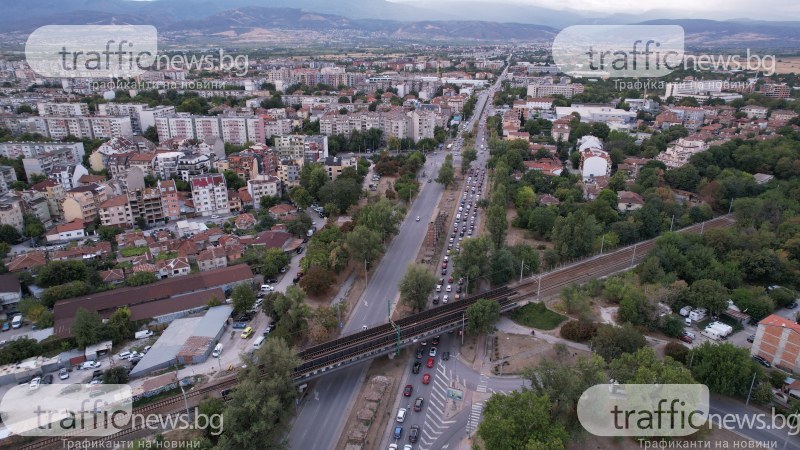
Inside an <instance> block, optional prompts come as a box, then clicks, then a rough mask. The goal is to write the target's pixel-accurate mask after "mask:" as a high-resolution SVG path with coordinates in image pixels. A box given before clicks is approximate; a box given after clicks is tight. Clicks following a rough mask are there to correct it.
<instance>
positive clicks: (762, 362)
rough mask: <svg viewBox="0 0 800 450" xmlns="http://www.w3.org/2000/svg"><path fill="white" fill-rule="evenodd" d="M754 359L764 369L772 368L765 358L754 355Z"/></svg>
mask: <svg viewBox="0 0 800 450" xmlns="http://www.w3.org/2000/svg"><path fill="white" fill-rule="evenodd" d="M753 359H755V360H756V362H757V363H759V364H761V365H762V366H764V367H772V364H770V363H769V361H767V360H766V359H764V357H763V356H759V355H753Z"/></svg>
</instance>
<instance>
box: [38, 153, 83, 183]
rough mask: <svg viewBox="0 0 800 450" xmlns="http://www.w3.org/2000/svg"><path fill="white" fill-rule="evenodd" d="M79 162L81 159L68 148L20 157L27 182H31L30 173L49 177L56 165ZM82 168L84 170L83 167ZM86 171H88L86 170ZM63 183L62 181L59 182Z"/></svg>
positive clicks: (72, 164) (69, 164)
mask: <svg viewBox="0 0 800 450" xmlns="http://www.w3.org/2000/svg"><path fill="white" fill-rule="evenodd" d="M78 164H81V160H80V159H77V158H76V156H75V153H73V152H72V151H70V150H69V149H66V148H62V149H58V150H53V151H51V152H48V153H40V154H37V155H35V156H32V157H30V158H23V159H22V167H23V168H24V169H25V174H26V175H27V176H28V182H29V183H30V182H31V176H32V175H44V176H46V177H49V176H50V174H52V173H53V169H54V168H55V167H58V166H74V165H78ZM84 170H86V169H85V168H84ZM86 173H89V172H88V171H86ZM61 184H63V183H61Z"/></svg>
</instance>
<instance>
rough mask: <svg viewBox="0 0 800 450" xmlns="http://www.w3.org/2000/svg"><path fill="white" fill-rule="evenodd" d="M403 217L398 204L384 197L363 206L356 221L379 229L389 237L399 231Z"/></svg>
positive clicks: (382, 234)
mask: <svg viewBox="0 0 800 450" xmlns="http://www.w3.org/2000/svg"><path fill="white" fill-rule="evenodd" d="M401 219H402V213H401V212H400V211H398V207H397V204H396V203H393V202H391V201H390V200H388V199H385V198H383V199H380V200H378V201H377V202H375V203H370V204H367V205H365V206H364V207H363V208H361V210H360V211H359V212H358V218H357V220H356V223H357V224H358V225H364V226H366V227H367V228H369V229H370V230H373V231H377V232H378V233H380V234H381V237H382V238H387V237H389V236H391V235H393V234H395V233H396V232H397V226H398V225H399V223H400V220H401Z"/></svg>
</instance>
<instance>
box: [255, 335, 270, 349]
mask: <svg viewBox="0 0 800 450" xmlns="http://www.w3.org/2000/svg"><path fill="white" fill-rule="evenodd" d="M266 339H267V337H266V336H259V337H258V339H256V341H255V342H253V347H255V348H261V346H262V345H263V344H264V341H265V340H266Z"/></svg>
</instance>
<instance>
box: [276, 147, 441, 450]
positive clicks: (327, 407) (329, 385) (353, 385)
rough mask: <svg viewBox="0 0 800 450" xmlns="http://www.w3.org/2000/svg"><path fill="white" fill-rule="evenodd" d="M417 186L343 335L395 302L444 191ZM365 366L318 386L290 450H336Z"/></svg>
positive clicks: (383, 315) (376, 319)
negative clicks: (415, 194) (403, 218)
mask: <svg viewBox="0 0 800 450" xmlns="http://www.w3.org/2000/svg"><path fill="white" fill-rule="evenodd" d="M443 160H444V154H443V152H438V154H436V155H429V156H428V160H427V162H426V167H425V169H424V170H425V172H426V173H428V174H431V173H436V171H438V167H439V165H440V164H441V163H442V161H443ZM421 186H422V188H421V191H420V193H419V194H418V196H417V198H415V199H413V201H412V203H411V207H410V209H409V211H408V214H407V215H406V219H405V220H404V221H403V223H402V224H401V225H400V230H399V233H398V234H397V236H395V238H394V239H393V240H392V243H391V244H390V245H389V248H388V249H387V251H386V254H385V255H384V257H383V259H382V260H381V263H380V265H378V267H377V269H370V272H369V274H368V277H369V278H368V282H369V283H368V285H367V288H366V290H365V291H364V294H363V295H362V296H361V299H359V301H358V304H357V305H356V306H355V308H354V309H353V312H352V313H351V314H350V316H349V319H348V322H347V323H346V324H345V326H344V328H343V330H342V334H343V335H344V334H349V333H354V332H356V331H360V330H361V328H362V327H363V326H364V325H366V326H368V327H372V326H375V325H379V324H383V323H385V322H386V321H387V302H392V304H394V303H395V302H396V301H397V299H398V290H397V285H398V283H399V282H400V279H401V278H402V276H403V274H405V271H406V267H407V266H408V264H409V263H411V262H413V261H414V260H415V259H416V257H417V253H418V252H419V248H420V245H421V244H422V242H423V240H424V237H425V234H426V232H427V228H428V222H430V220H431V216H432V214H433V210H434V209H435V207H436V205H437V204H438V203H439V200H440V198H441V196H442V193H443V192H444V188H443V187H442V186H441V185H440V184H438V183H427V182H423V183H422V184H421ZM417 216H419V217H420V221H419V222H417V221H416V217H417ZM367 367H368V363H365V364H358V365H355V366H353V367H350V368H347V369H343V370H340V371H336V372H334V373H332V374H330V375H328V376H326V377H323V378H321V379H319V380H318V381H317V382H316V385H315V387H314V389H313V390H312V391H311V392H310V393H309V394H308V396H307V397H306V399H305V401H304V403H303V404H302V405H301V407H300V410H299V412H298V415H297V418H296V419H295V423H294V425H293V427H292V430H291V432H290V433H289V445H290V447H291V448H294V449H315V450H316V449H319V450H323V449H330V448H334V447H335V445H336V442H337V441H338V438H339V435H340V433H341V432H342V428H343V427H344V424H345V421H346V420H347V417H348V412H349V409H350V407H351V406H352V404H353V402H354V401H355V395H356V394H357V392H358V389H359V386H360V385H361V382H362V381H363V378H364V376H365V374H366V370H367Z"/></svg>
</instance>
